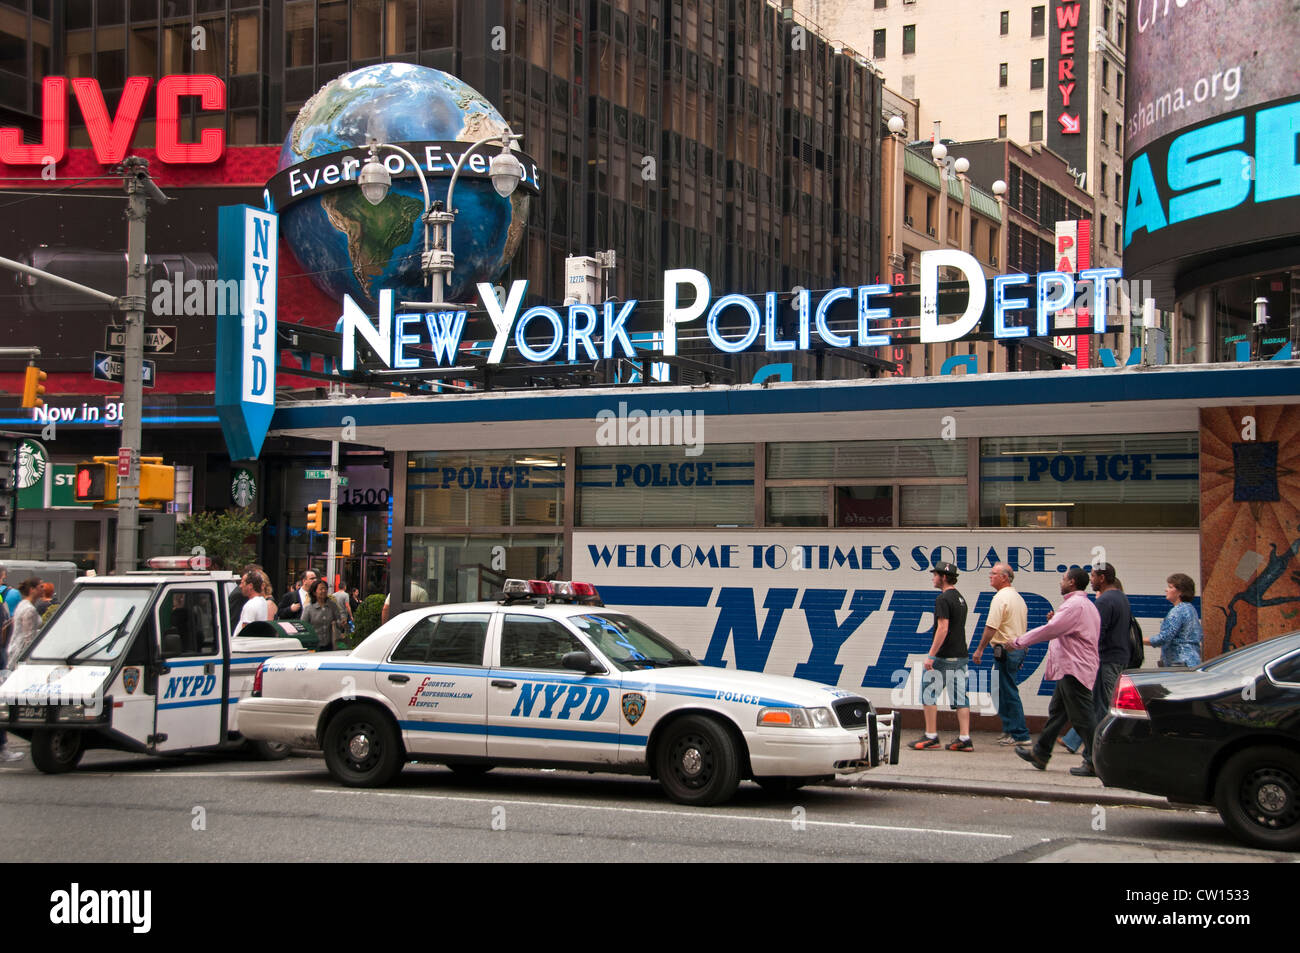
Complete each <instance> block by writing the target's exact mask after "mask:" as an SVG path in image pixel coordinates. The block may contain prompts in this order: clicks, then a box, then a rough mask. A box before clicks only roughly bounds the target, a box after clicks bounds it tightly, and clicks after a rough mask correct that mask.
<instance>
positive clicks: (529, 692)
mask: <svg viewBox="0 0 1300 953" xmlns="http://www.w3.org/2000/svg"><path fill="white" fill-rule="evenodd" d="M562 698H563V699H564V701H563V703H560V700H561V699H562ZM584 702H585V703H586V704H585V705H584V704H583V703H584ZM539 703H540V707H539ZM557 703H559V709H558V710H557V709H556V705H557ZM608 704H609V689H608V688H606V687H604V686H603V685H594V686H592V687H591V688H588V687H587V686H585V685H567V684H564V683H560V684H552V683H548V682H524V683H522V684H521V685H520V686H519V696H518V698H517V700H516V701H515V707H514V709H513V710H512V711H511V712H510V716H511V717H512V718H518V717H524V718H532V717H537V718H559V719H566V720H567V719H573V718H576V719H577V720H578V721H595V720H596V719H597V718H599V717H600V716H601V715H602V714H603V713H604V711H605V706H607V705H608ZM534 708H537V714H536V715H535V716H534V715H533V709H534Z"/></svg>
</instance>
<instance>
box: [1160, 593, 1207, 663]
mask: <svg viewBox="0 0 1300 953" xmlns="http://www.w3.org/2000/svg"><path fill="white" fill-rule="evenodd" d="M1167 582H1168V585H1167V586H1165V598H1166V599H1168V600H1169V601H1170V602H1172V603H1173V604H1174V607H1173V608H1172V609H1170V610H1169V614H1168V615H1167V616H1165V618H1164V621H1163V622H1161V623H1160V632H1159V634H1157V635H1153V636H1151V638H1149V639H1147V645H1152V646H1155V647H1156V648H1159V649H1160V665H1161V667H1162V668H1169V667H1170V666H1175V665H1186V666H1189V667H1191V666H1196V665H1200V664H1201V641H1202V639H1203V638H1204V634H1203V633H1202V632H1201V620H1200V618H1198V617H1197V615H1196V607H1195V606H1194V605H1192V599H1193V597H1195V595H1196V583H1194V582H1192V579H1191V577H1190V576H1185V575H1183V574H1182V573H1180V572H1176V573H1174V574H1173V575H1172V576H1170V577H1169V579H1168V580H1167Z"/></svg>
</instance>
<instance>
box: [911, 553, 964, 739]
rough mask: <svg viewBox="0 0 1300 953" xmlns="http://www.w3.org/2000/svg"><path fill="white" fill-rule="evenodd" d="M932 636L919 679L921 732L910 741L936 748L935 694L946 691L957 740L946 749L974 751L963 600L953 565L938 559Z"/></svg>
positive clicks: (936, 713) (936, 705)
mask: <svg viewBox="0 0 1300 953" xmlns="http://www.w3.org/2000/svg"><path fill="white" fill-rule="evenodd" d="M932 577H933V580H934V587H935V588H936V589H938V590H940V592H939V595H937V596H935V599H934V637H933V638H932V640H931V642H930V656H929V658H927V659H926V660H925V674H924V675H923V676H922V679H921V704H922V706H923V707H924V708H925V734H924V735H922V736H921V737H920V738H918V739H917V740H916V741H914V742H912V744H911V747H912V748H913V749H915V750H917V751H924V750H926V749H928V748H938V747H940V744H939V697H940V696H941V695H942V694H943V692H944V689H945V688H946V689H947V691H948V697H949V700H950V701H951V702H952V707H953V708H955V709H957V733H958V737H957V740H956V741H954V742H952V743H951V744H949V745H948V750H949V751H974V750H975V746H974V745H972V744H971V739H970V703H969V702H968V701H967V699H966V655H967V646H966V600H965V599H963V598H962V597H961V593H960V592H958V591H957V567H956V566H954V565H953V564H952V563H946V562H945V563H939V564H938V565H937V566H935V567H934V570H933V573H932Z"/></svg>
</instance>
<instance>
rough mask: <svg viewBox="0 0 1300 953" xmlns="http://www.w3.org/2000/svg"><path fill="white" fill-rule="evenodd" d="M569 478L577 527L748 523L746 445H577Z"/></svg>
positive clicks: (749, 453) (750, 459)
mask: <svg viewBox="0 0 1300 953" xmlns="http://www.w3.org/2000/svg"><path fill="white" fill-rule="evenodd" d="M692 433H697V434H698V432H697V431H694V430H693V429H692V428H689V427H688V428H685V429H684V430H683V434H685V435H687V436H688V437H689V436H690V435H691V434H692ZM629 435H630V431H629ZM625 436H627V435H625ZM692 449H694V450H698V451H699V452H698V453H696V454H695V455H693V456H692V455H691V454H690V451H691V450H692ZM577 479H578V484H577V488H578V503H577V506H578V523H579V525H581V526H752V525H753V524H754V446H753V444H748V443H745V444H714V443H707V442H703V441H699V442H696V443H695V444H694V446H692V444H691V441H690V440H687V441H686V442H685V444H684V445H680V446H672V445H669V446H635V445H634V446H608V447H604V446H602V447H583V448H581V449H580V450H579V451H578V477H577Z"/></svg>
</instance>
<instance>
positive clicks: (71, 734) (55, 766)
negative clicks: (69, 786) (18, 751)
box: [32, 728, 85, 774]
mask: <svg viewBox="0 0 1300 953" xmlns="http://www.w3.org/2000/svg"><path fill="white" fill-rule="evenodd" d="M84 750H85V748H84V746H83V745H82V743H81V732H79V731H68V730H66V729H62V728H38V729H37V730H36V731H34V732H32V764H34V765H36V769H37V770H38V771H42V772H44V773H45V774H63V773H64V772H65V771H71V770H72V769H73V768H75V767H76V766H77V763H78V762H79V761H81V755H82V753H83V752H84Z"/></svg>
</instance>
